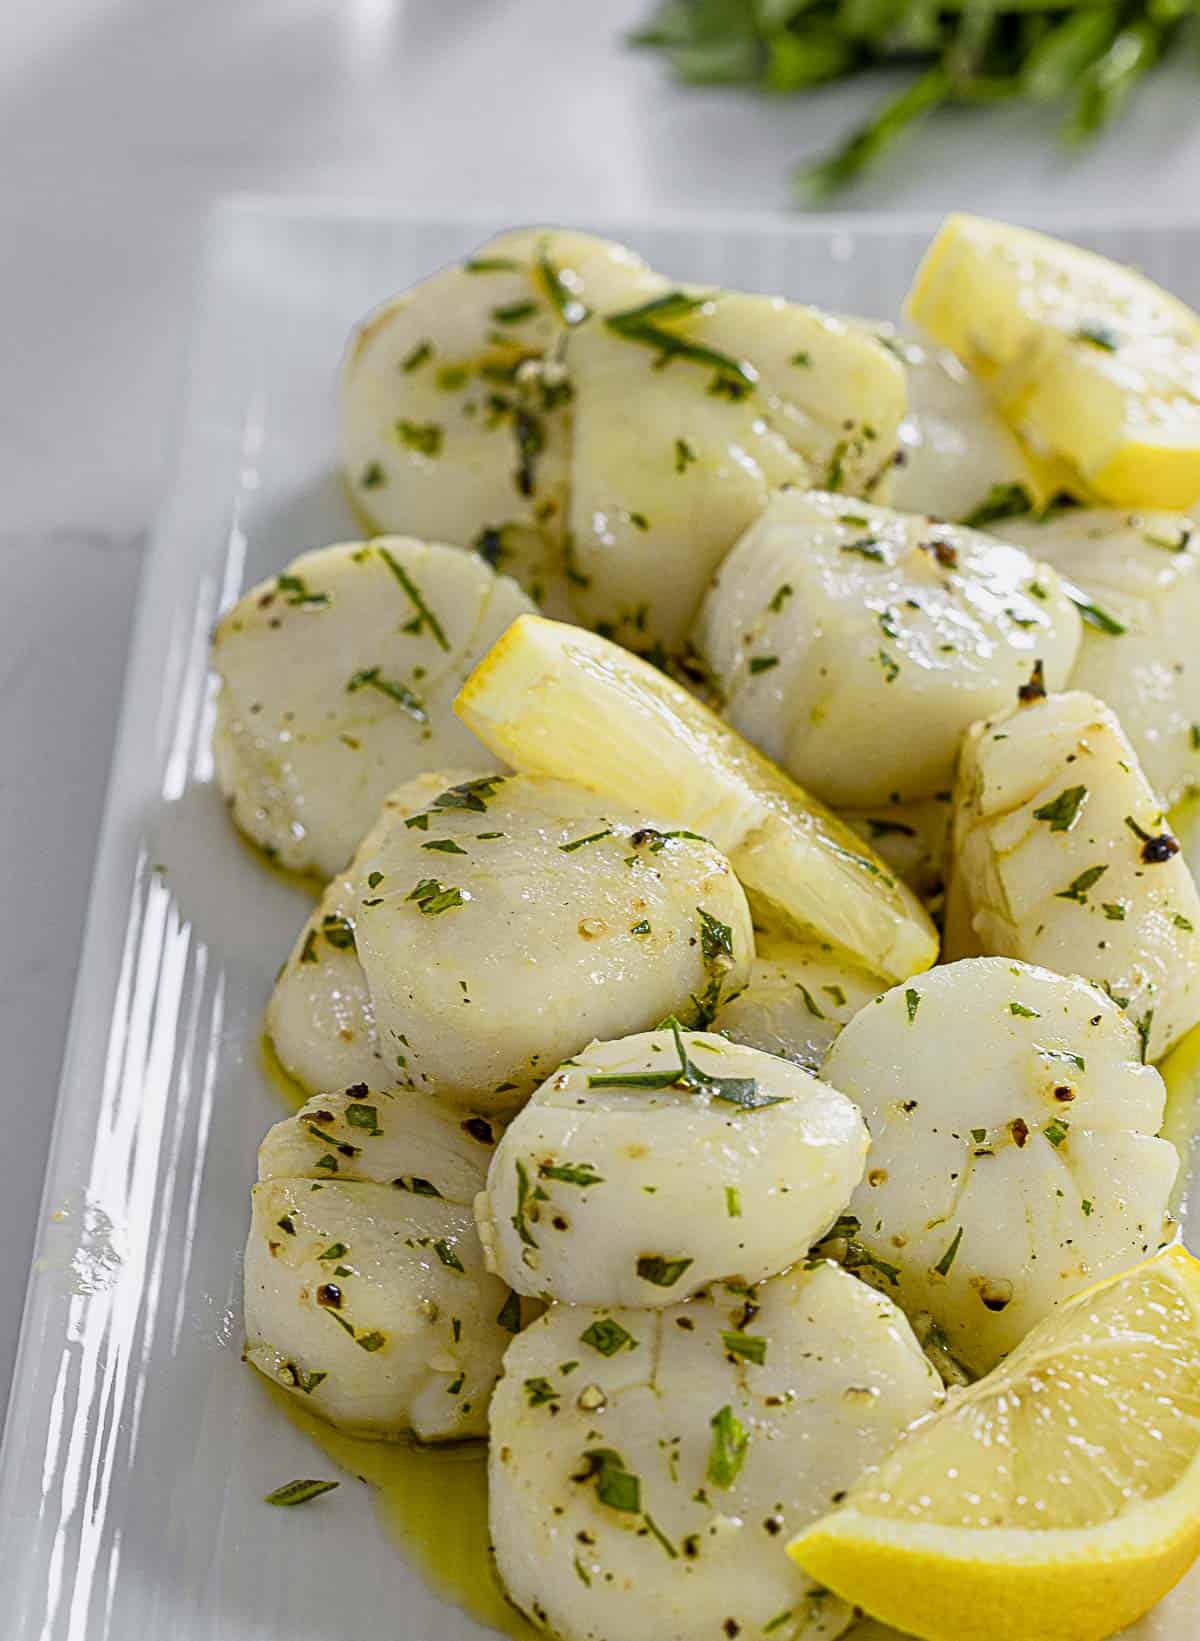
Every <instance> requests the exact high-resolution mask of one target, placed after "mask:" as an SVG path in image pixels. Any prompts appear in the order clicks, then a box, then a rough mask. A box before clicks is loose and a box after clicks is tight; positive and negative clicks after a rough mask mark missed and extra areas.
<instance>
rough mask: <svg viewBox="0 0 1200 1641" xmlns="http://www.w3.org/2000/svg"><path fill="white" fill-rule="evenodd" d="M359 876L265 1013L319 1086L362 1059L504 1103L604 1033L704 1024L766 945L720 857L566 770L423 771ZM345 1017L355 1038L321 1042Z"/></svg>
mask: <svg viewBox="0 0 1200 1641" xmlns="http://www.w3.org/2000/svg"><path fill="white" fill-rule="evenodd" d="M349 882H350V883H351V884H352V885H353V890H352V892H353V894H354V895H355V896H356V904H355V905H354V908H353V912H352V914H351V915H349V916H347V917H346V918H345V920H344V923H343V924H342V925H336V926H335V925H330V924H327V919H328V918H329V917H330V916H331V915H337V914H331V913H330V912H329V911H327V910H326V904H328V903H329V902H330V900H331V898H332V897H331V896H327V897H326V903H323V905H322V906H321V907H318V909H317V911H316V912H315V913H314V914H313V917H312V919H310V921H309V924H308V926H307V928H306V930H305V932H304V933H303V934H302V935H301V938H300V940H299V941H298V943H297V946H296V948H295V949H294V950H293V953H292V956H291V958H290V959H289V960H288V963H287V965H286V967H285V969H284V972H283V974H282V976H281V978H280V980H279V982H278V983H277V986H276V992H275V997H274V998H273V1000H272V1005H271V1009H270V1013H269V1021H268V1026H269V1030H270V1033H271V1036H272V1040H273V1042H274V1045H275V1048H276V1051H277V1053H278V1054H279V1057H280V1059H281V1061H282V1062H283V1064H284V1065H285V1067H286V1068H287V1069H288V1071H289V1072H290V1073H291V1074H292V1075H293V1076H294V1077H296V1078H297V1079H298V1080H299V1081H300V1082H301V1083H302V1084H304V1085H305V1086H307V1087H312V1086H320V1083H319V1082H315V1081H314V1078H315V1075H316V1073H317V1072H319V1071H321V1070H323V1068H324V1067H325V1066H326V1065H328V1064H329V1063H338V1064H340V1065H346V1064H349V1063H350V1062H351V1059H352V1058H353V1063H354V1064H355V1065H356V1066H357V1067H359V1068H360V1071H359V1074H360V1076H361V1077H362V1078H363V1079H364V1080H366V1081H368V1082H372V1083H376V1082H379V1081H380V1079H381V1078H382V1079H383V1080H384V1086H388V1085H389V1084H392V1085H394V1084H395V1083H396V1082H401V1083H406V1084H407V1085H409V1086H411V1087H415V1088H420V1089H423V1090H427V1091H430V1092H433V1093H435V1094H438V1095H439V1096H441V1097H443V1098H445V1099H448V1100H451V1101H453V1102H456V1103H460V1104H467V1105H475V1104H478V1105H480V1106H482V1107H484V1108H486V1109H489V1110H504V1109H507V1108H511V1107H513V1106H515V1105H518V1104H520V1102H521V1101H522V1100H523V1099H524V1098H525V1097H526V1096H527V1095H528V1094H529V1093H530V1092H532V1090H533V1089H534V1088H535V1087H536V1086H537V1085H538V1083H539V1082H540V1081H542V1079H543V1077H544V1076H545V1074H546V1072H547V1071H549V1070H550V1069H552V1068H553V1067H556V1066H557V1065H558V1064H559V1062H560V1061H561V1060H563V1059H564V1058H565V1057H566V1056H567V1055H569V1054H571V1053H572V1052H573V1051H574V1050H576V1049H578V1048H579V1047H580V1046H581V1045H582V1044H584V1043H586V1042H587V1041H588V1040H589V1039H590V1038H591V1037H593V1036H600V1035H602V1036H604V1037H606V1038H607V1037H613V1036H619V1035H622V1034H623V1033H625V1032H628V1031H641V1030H645V1029H646V1028H647V1027H649V1026H651V1025H653V1024H655V1023H656V1022H657V1021H659V1020H661V1019H663V1018H664V1017H665V1016H667V1015H669V1014H676V1015H678V1016H679V1017H680V1018H681V1019H684V1020H686V1021H687V1022H688V1023H694V1022H695V1021H697V1020H700V1019H708V1018H711V1016H712V1014H713V1013H714V1012H715V1010H716V1009H717V1008H718V1007H719V1006H720V1003H721V1001H722V999H723V998H724V996H725V995H726V993H727V992H728V991H729V990H732V989H734V988H736V987H737V986H739V985H741V984H742V983H743V981H744V979H745V977H746V975H747V974H748V973H749V967H750V963H751V961H752V959H753V955H754V934H753V929H752V926H751V922H750V914H749V910H748V908H747V905H746V899H745V895H744V894H743V892H742V889H741V886H740V885H739V883H738V881H737V879H736V877H735V876H734V874H733V872H732V870H731V868H730V866H729V863H728V861H727V860H726V859H725V857H724V855H722V854H721V853H720V851H719V850H717V849H716V848H714V847H713V846H712V845H711V844H709V843H707V842H706V841H705V840H704V839H703V838H700V837H698V836H696V834H694V833H692V832H688V831H686V830H682V829H680V828H677V827H672V826H670V825H669V824H666V823H662V822H657V823H656V821H655V820H654V819H653V818H652V817H647V816H645V815H644V814H643V813H641V812H639V811H636V810H632V809H627V808H623V807H613V806H612V805H610V804H607V803H605V802H604V800H602V799H600V798H598V797H596V796H595V795H594V794H590V793H588V792H586V791H584V790H583V789H582V788H580V787H576V786H573V785H571V784H569V783H568V782H565V781H556V780H549V779H544V778H541V777H537V776H526V775H515V776H507V777H504V776H496V775H491V776H479V777H475V778H472V779H457V780H456V779H454V777H453V776H447V777H443V778H441V779H440V780H434V779H433V778H428V777H422V779H421V781H420V783H419V784H418V785H416V786H413V785H410V786H409V787H407V788H405V789H402V790H401V791H400V792H398V793H396V794H394V795H393V798H392V799H391V800H389V807H387V808H385V811H384V815H383V818H382V819H381V821H380V822H379V824H378V825H377V826H376V827H375V828H374V830H373V831H372V833H371V834H370V837H369V838H368V839H367V841H366V842H365V843H364V845H363V847H362V848H361V849H360V850H359V852H358V854H357V856H356V857H355V861H354V864H353V867H352V871H351V874H350V879H349ZM343 890H344V886H343ZM339 892H343V891H339ZM344 903H345V902H343V904H344ZM331 930H332V932H333V934H334V944H333V946H332V947H331V945H330V940H329V934H330V932H331ZM339 942H340V944H339ZM351 948H352V951H351V950H350V949H351ZM348 952H349V954H350V956H352V958H353V963H354V964H355V965H356V966H357V967H356V969H352V968H351V965H350V963H349V962H348V961H347V960H346V959H347V953H348ZM323 973H328V975H329V990H328V991H327V992H323V991H322V986H323V983H324V982H323ZM360 977H361V978H360ZM335 992H336V993H337V1001H336V1002H335V999H334V995H333V994H334V993H335ZM339 1011H340V1012H341V1013H342V1014H343V1015H346V1016H349V1017H350V1019H349V1023H348V1025H347V1027H346V1028H344V1029H348V1030H349V1031H350V1032H351V1034H352V1039H353V1042H352V1043H351V1044H349V1045H345V1044H343V1042H342V1041H341V1040H340V1039H339V1041H338V1042H336V1043H335V1042H332V1041H331V1040H330V1038H329V1035H328V1027H329V1025H330V1024H332V1023H334V1022H335V1021H336V1019H337V1018H338V1015H339ZM340 1029H341V1028H340ZM348 1050H352V1051H353V1054H351V1053H350V1052H348Z"/></svg>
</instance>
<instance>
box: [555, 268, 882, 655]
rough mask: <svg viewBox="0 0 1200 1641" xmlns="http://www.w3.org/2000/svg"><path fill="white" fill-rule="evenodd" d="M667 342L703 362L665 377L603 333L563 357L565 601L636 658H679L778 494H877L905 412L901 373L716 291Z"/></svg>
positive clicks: (776, 306) (768, 307) (871, 352)
mask: <svg viewBox="0 0 1200 1641" xmlns="http://www.w3.org/2000/svg"><path fill="white" fill-rule="evenodd" d="M677 294H678V295H680V296H682V297H683V298H684V300H689V299H690V300H693V301H699V298H700V297H702V296H704V295H705V294H707V293H703V292H691V293H690V296H689V295H688V294H687V293H682V292H681V293H677ZM669 331H670V333H671V335H673V336H675V337H677V338H682V339H684V340H686V341H687V342H688V343H692V344H698V345H699V346H700V347H701V348H703V349H705V350H707V352H706V355H705V357H702V358H700V359H695V358H692V357H689V356H686V355H673V356H671V357H670V358H669V360H668V361H667V363H666V364H665V365H664V362H663V355H662V354H661V353H660V352H659V351H658V350H656V349H655V348H653V347H647V346H645V345H642V344H641V343H639V342H638V341H636V340H632V339H631V338H630V337H629V336H628V335H626V334H624V333H622V332H620V331H617V330H614V329H612V328H611V326H604V325H599V326H585V327H583V328H581V329H580V331H579V332H577V333H576V334H575V335H573V336H572V338H571V342H570V355H569V358H570V368H571V373H572V380H573V381H574V383H575V387H576V392H577V399H576V404H575V412H574V415H575V439H574V445H573V452H572V467H571V503H570V522H571V537H572V542H573V555H574V556H573V565H572V568H573V571H574V586H573V592H572V599H573V603H574V607H575V609H576V611H577V612H578V615H579V618H580V619H581V620H583V621H584V622H585V623H586V624H587V625H589V626H594V627H596V628H597V630H599V631H603V632H605V633H607V634H608V636H610V637H615V638H617V639H619V640H620V641H621V642H622V643H624V644H627V645H628V646H629V647H630V648H631V649H635V650H639V651H642V652H646V651H652V652H654V651H657V650H659V649H664V648H665V649H666V650H667V651H670V652H677V651H679V650H680V648H681V646H682V645H683V643H684V640H685V639H686V637H687V633H688V630H689V628H690V626H691V624H692V622H693V621H694V619H695V616H696V612H697V610H698V608H699V605H700V602H701V599H702V598H703V595H704V592H705V589H706V587H707V586H708V583H709V580H710V578H711V576H712V574H713V572H714V570H715V569H716V568H717V566H718V565H719V564H720V562H721V560H722V559H723V558H724V556H725V554H726V553H727V552H728V551H729V549H730V547H731V546H732V545H733V543H734V542H735V541H736V540H737V539H738V537H739V536H740V535H741V534H742V532H743V531H744V530H745V529H746V528H747V527H748V526H749V525H750V524H751V523H752V522H753V521H754V519H756V518H757V517H758V515H759V513H761V511H762V509H763V507H764V506H765V505H766V503H767V501H768V499H769V497H770V495H771V493H772V492H773V491H774V490H776V489H778V488H779V486H780V485H783V484H787V483H794V484H799V485H801V486H806V485H808V484H810V483H812V482H826V481H827V480H829V479H830V477H831V476H832V477H833V478H836V481H837V483H838V485H839V486H840V488H841V489H842V490H844V491H845V492H846V493H847V494H850V495H857V494H863V493H867V492H869V491H871V490H872V489H874V487H875V486H876V485H877V484H878V482H879V479H880V476H881V474H882V472H883V471H885V470H886V468H887V465H888V463H889V461H890V459H891V453H892V449H893V443H894V437H895V430H896V426H897V424H898V421H899V418H900V416H901V414H902V413H903V408H904V391H903V379H902V376H901V374H900V372H899V371H898V370H896V369H895V367H894V362H893V361H892V360H890V359H889V358H888V357H887V355H886V354H884V353H883V351H882V350H881V349H880V348H879V347H878V346H877V345H876V343H875V342H874V341H873V340H872V339H871V338H869V337H867V336H865V335H862V334H860V333H858V332H857V331H855V330H854V329H852V328H850V327H847V326H846V325H844V324H843V323H842V322H841V321H840V320H837V319H834V318H832V317H830V316H829V315H828V314H822V313H819V312H817V311H816V310H815V309H813V308H806V307H801V306H799V305H797V304H795V303H788V302H784V301H783V300H782V299H781V298H779V297H766V296H747V295H742V294H740V293H738V292H734V291H724V292H716V293H713V294H712V297H711V300H709V301H705V302H703V303H702V304H701V305H699V306H698V307H697V308H696V309H695V310H694V311H693V312H691V313H690V314H688V315H687V316H686V317H684V318H683V319H682V320H678V321H672V322H671V323H670V325H669ZM714 352H715V355H716V356H717V357H718V359H719V358H720V357H724V358H727V359H731V360H735V361H744V362H747V363H748V369H749V371H750V372H751V373H752V375H753V379H754V383H755V385H754V387H753V389H752V390H750V391H745V392H742V391H739V390H738V383H737V382H736V380H732V379H731V378H730V377H729V376H728V375H723V374H722V373H721V372H720V371H719V370H717V371H714V367H713V364H712V363H711V358H712V356H713V353H714ZM797 361H803V362H802V363H798V362H797ZM731 380H732V386H733V389H734V390H735V391H733V392H729V391H725V392H722V391H719V389H720V388H721V386H722V384H724V385H726V386H727V387H728V386H729V384H730V383H731Z"/></svg>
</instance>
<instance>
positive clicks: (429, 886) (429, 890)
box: [404, 877, 465, 917]
mask: <svg viewBox="0 0 1200 1641" xmlns="http://www.w3.org/2000/svg"><path fill="white" fill-rule="evenodd" d="M404 898H405V900H415V901H416V903H417V910H418V911H419V912H422V913H424V915H425V916H426V917H436V916H437V915H438V913H439V912H448V911H451V910H452V909H453V908H454V907H455V906H462V905H463V904H465V897H464V895H463V892H462V890H461V889H454V888H447V887H446V886H445V885H444V884H442V883H439V882H438V880H437V878H435V877H426V878H422V879H421V881H420V882H419V883H418V884H417V885H416V887H415V888H414V889H412V890H410V892H409V893H408V894H407V895H405V897H404Z"/></svg>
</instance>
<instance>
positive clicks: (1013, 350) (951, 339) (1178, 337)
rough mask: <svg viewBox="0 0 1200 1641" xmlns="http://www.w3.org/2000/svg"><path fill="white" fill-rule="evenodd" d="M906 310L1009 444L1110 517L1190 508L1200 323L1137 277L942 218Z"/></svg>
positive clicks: (1194, 484)
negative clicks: (956, 362)
mask: <svg viewBox="0 0 1200 1641" xmlns="http://www.w3.org/2000/svg"><path fill="white" fill-rule="evenodd" d="M906 312H907V313H908V315H909V317H910V318H912V319H913V320H914V321H916V322H917V323H918V324H920V325H921V326H922V327H923V328H924V329H925V330H926V331H928V332H929V334H930V335H932V336H933V337H934V338H935V339H936V340H937V341H939V342H941V343H942V344H943V345H944V346H946V347H949V348H951V349H952V350H953V351H954V352H955V353H957V354H958V356H959V357H960V358H961V359H962V360H963V362H964V363H965V364H966V365H967V366H968V367H969V368H970V369H971V370H972V371H973V372H974V373H975V374H976V375H977V376H979V377H980V379H981V380H982V381H983V382H984V383H985V385H986V386H987V388H988V390H989V392H990V393H991V396H992V398H993V400H994V402H995V403H996V405H997V407H998V409H999V410H1000V412H1001V414H1002V415H1004V417H1005V418H1006V420H1008V421H1009V423H1010V425H1011V426H1012V427H1013V430H1014V431H1015V432H1016V433H1017V434H1018V436H1019V437H1021V438H1023V439H1025V440H1026V441H1027V443H1029V444H1031V445H1032V446H1034V447H1035V448H1037V449H1042V450H1045V451H1047V452H1049V453H1050V454H1052V455H1056V456H1058V457H1060V458H1062V459H1064V460H1065V462H1066V463H1067V464H1068V468H1069V469H1070V470H1073V472H1074V473H1075V474H1076V475H1077V485H1078V487H1079V488H1080V490H1081V493H1082V494H1084V495H1087V494H1091V495H1094V496H1096V497H1098V498H1100V499H1102V500H1104V501H1106V502H1108V503H1110V504H1111V505H1113V506H1118V507H1137V506H1154V507H1165V508H1179V509H1185V508H1187V507H1190V506H1192V505H1193V504H1194V503H1195V502H1196V501H1197V500H1198V499H1200V316H1197V315H1196V314H1195V313H1193V312H1192V310H1191V309H1190V308H1188V307H1186V306H1185V305H1184V304H1183V303H1182V302H1179V301H1177V300H1176V299H1175V298H1174V297H1173V296H1171V295H1170V294H1169V293H1167V292H1166V291H1163V290H1161V289H1160V288H1159V287H1158V286H1156V285H1154V284H1153V283H1152V282H1151V281H1150V280H1148V279H1145V278H1144V277H1143V276H1142V275H1141V274H1139V273H1137V272H1135V271H1134V270H1133V269H1131V268H1125V267H1122V266H1120V265H1119V264H1117V263H1114V262H1110V261H1108V260H1107V259H1105V258H1104V257H1100V256H1097V255H1095V254H1094V253H1092V252H1090V251H1085V250H1082V249H1080V248H1079V247H1077V246H1074V245H1068V244H1065V243H1063V242H1062V241H1059V240H1055V239H1052V238H1050V237H1049V236H1048V235H1045V234H1040V233H1036V232H1034V231H1033V230H1031V229H1026V228H1017V227H1013V226H1012V225H1010V224H1007V223H1000V222H992V221H989V220H987V219H986V218H981V217H973V216H968V215H963V214H955V215H951V216H949V217H947V218H946V220H945V222H944V223H943V224H942V227H941V229H940V230H939V231H938V233H937V235H936V236H935V238H934V240H933V243H932V245H931V246H930V247H929V249H928V251H927V252H926V254H925V257H924V259H923V261H922V262H921V265H920V267H919V268H918V270H917V273H916V276H915V278H914V280H913V284H912V288H911V289H910V291H909V295H908V299H907V302H906ZM1076 487H1077V486H1076V485H1071V486H1070V487H1069V488H1071V489H1072V490H1075V489H1076Z"/></svg>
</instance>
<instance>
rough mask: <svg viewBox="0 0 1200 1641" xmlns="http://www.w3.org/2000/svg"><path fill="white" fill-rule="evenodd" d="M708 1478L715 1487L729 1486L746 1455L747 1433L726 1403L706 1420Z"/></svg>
mask: <svg viewBox="0 0 1200 1641" xmlns="http://www.w3.org/2000/svg"><path fill="white" fill-rule="evenodd" d="M709 1425H710V1427H711V1429H712V1443H711V1445H710V1447H709V1450H708V1472H707V1473H708V1479H709V1481H710V1482H712V1484H713V1486H714V1487H732V1486H733V1484H734V1482H735V1481H736V1480H737V1478H738V1472H739V1471H740V1470H741V1468H742V1465H743V1464H744V1463H745V1459H746V1449H747V1448H748V1447H749V1445H750V1437H749V1434H748V1433H747V1431H746V1427H745V1425H744V1424H743V1423H742V1421H741V1420H740V1419H739V1418H738V1417H737V1415H736V1414H735V1413H734V1411H733V1408H732V1407H730V1406H729V1405H728V1403H727V1404H726V1405H725V1406H724V1407H723V1408H721V1410H720V1411H719V1412H718V1413H714V1414H713V1416H712V1418H711V1419H710V1420H709Z"/></svg>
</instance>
